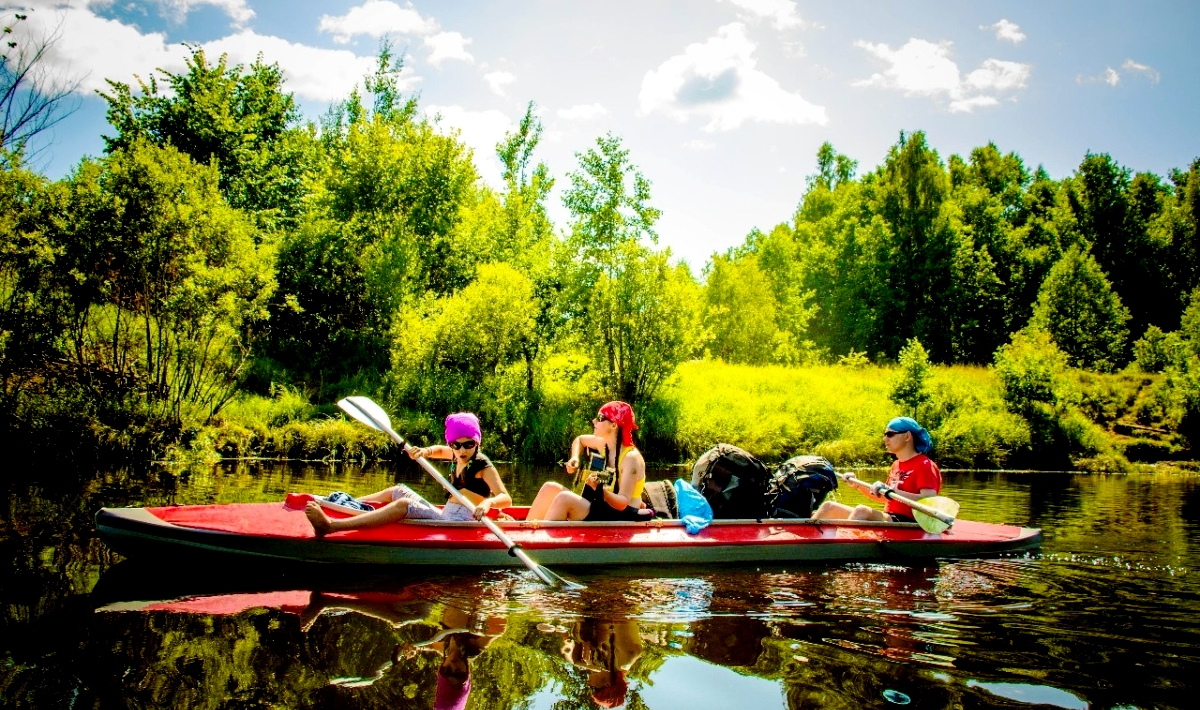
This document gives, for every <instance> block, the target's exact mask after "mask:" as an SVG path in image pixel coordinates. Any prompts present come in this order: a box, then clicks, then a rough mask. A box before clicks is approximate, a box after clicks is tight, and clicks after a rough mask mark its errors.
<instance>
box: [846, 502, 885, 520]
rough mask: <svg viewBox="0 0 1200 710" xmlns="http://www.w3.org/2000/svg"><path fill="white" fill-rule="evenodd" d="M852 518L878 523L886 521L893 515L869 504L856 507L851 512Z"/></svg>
mask: <svg viewBox="0 0 1200 710" xmlns="http://www.w3.org/2000/svg"><path fill="white" fill-rule="evenodd" d="M850 519H851V520H869V521H872V522H876V523H886V522H888V521H890V520H891V519H892V516H890V515H888V514H887V513H885V512H883V511H882V510H875V509H874V508H872V507H870V506H867V505H860V506H856V507H855V508H854V511H853V512H851V513H850Z"/></svg>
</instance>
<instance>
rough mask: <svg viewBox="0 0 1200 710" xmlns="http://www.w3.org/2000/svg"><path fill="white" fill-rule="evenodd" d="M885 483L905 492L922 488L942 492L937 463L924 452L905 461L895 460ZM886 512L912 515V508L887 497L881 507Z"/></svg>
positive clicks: (940, 475)
mask: <svg viewBox="0 0 1200 710" xmlns="http://www.w3.org/2000/svg"><path fill="white" fill-rule="evenodd" d="M887 484H888V486H889V487H891V488H895V489H896V490H898V491H904V492H905V493H918V494H919V493H920V492H921V489H922V488H932V489H933V490H934V493H935V494H937V493H941V492H942V472H941V469H939V468H938V465H937V464H936V463H934V462H933V459H931V458H929V457H928V456H926V455H925V454H917V455H916V456H914V457H912V458H911V459H909V460H907V461H896V462H895V463H893V464H892V470H891V471H889V472H888V479H887ZM883 509H884V510H885V511H886V512H888V513H899V514H900V515H907V516H908V517H910V518H911V517H912V508H911V507H909V506H907V505H905V504H904V503H901V502H900V501H897V500H892V499H891V498H888V499H887V505H885V506H884V508H883Z"/></svg>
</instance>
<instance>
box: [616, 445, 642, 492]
mask: <svg viewBox="0 0 1200 710" xmlns="http://www.w3.org/2000/svg"><path fill="white" fill-rule="evenodd" d="M636 448H637V447H636V446H622V447H621V453H619V454H617V486H620V485H621V484H620V481H621V462H622V461H624V460H625V456H626V455H627V454H628V453H629V452H630V451H633V450H634V449H636ZM645 488H646V477H645V476H642V477H641V478H639V479H638V482H637V485H635V486H634V487H633V495H631V496H629V504H630V505H633V506H634V507H637V504H636V501H638V500H640V499H641V497H642V490H644V489H645ZM613 493H616V494H618V495H620V490H618V488H617V487H614V488H613Z"/></svg>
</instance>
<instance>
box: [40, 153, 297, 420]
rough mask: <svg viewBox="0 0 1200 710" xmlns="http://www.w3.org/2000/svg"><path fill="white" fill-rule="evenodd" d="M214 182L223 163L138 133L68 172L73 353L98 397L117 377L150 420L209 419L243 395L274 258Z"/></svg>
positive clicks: (66, 234)
mask: <svg viewBox="0 0 1200 710" xmlns="http://www.w3.org/2000/svg"><path fill="white" fill-rule="evenodd" d="M218 182H219V176H218V174H217V171H216V168H215V166H207V167H206V166H203V165H197V164H195V163H194V162H192V160H191V159H189V158H188V156H187V155H185V154H183V153H181V152H179V151H178V150H176V149H175V148H172V147H169V146H166V147H160V146H157V145H154V144H152V143H148V142H146V141H141V140H139V141H135V142H134V143H133V144H131V145H130V146H128V147H125V148H118V149H116V150H114V151H113V152H112V153H111V154H110V155H109V156H108V157H107V158H105V159H104V160H103V161H101V162H98V163H96V162H85V163H84V164H83V165H82V166H81V167H80V169H79V170H78V171H77V172H76V173H75V174H74V175H73V176H72V177H71V179H70V184H69V188H70V191H71V196H70V202H69V205H68V214H71V215H72V219H71V221H70V222H68V223H66V224H64V225H63V226H64V227H65V230H64V231H62V232H60V233H59V234H57V235H56V237H55V238H56V239H59V240H61V241H62V243H63V244H64V245H66V254H65V255H64V260H65V261H66V264H67V265H69V268H70V269H71V270H72V273H73V275H74V276H75V279H76V280H77V283H76V285H75V287H74V289H73V319H72V327H71V330H70V332H69V341H68V342H69V348H68V351H67V354H68V357H69V358H70V359H71V360H72V362H73V364H74V365H75V366H76V367H77V368H78V369H79V371H80V372H81V373H82V374H83V375H85V376H86V377H88V378H89V381H90V382H91V384H92V387H93V391H94V392H95V394H96V396H104V395H106V394H107V393H106V391H105V387H106V386H112V384H113V383H117V391H118V393H122V392H123V393H126V394H132V395H134V396H135V397H136V400H135V402H136V406H137V407H139V408H141V409H143V410H144V411H146V412H147V413H148V414H150V415H152V416H155V417H161V418H164V419H168V420H178V419H180V418H181V417H183V416H185V415H195V416H198V417H199V418H200V419H201V420H204V419H207V418H208V417H211V416H212V415H213V414H215V413H216V412H217V411H219V410H220V409H221V407H222V406H223V405H224V404H225V403H226V402H228V401H229V399H230V398H231V397H232V396H233V395H234V394H235V393H236V391H237V386H238V382H239V380H240V378H241V376H242V374H243V372H242V370H243V366H244V365H245V363H246V361H247V357H248V355H249V352H250V348H251V346H252V344H253V340H254V338H255V337H256V336H257V335H258V334H260V333H261V325H262V323H263V321H264V320H265V318H266V304H267V301H268V299H269V298H270V296H271V294H272V292H273V291H274V288H275V279H274V276H273V273H272V270H271V266H272V263H273V254H272V252H271V250H270V248H269V247H267V246H262V247H258V246H256V245H255V241H254V234H255V230H254V228H253V226H252V225H251V224H250V223H249V222H248V221H247V219H246V218H245V217H244V216H243V214H242V213H241V212H240V211H238V210H236V209H233V208H231V207H229V206H228V205H227V204H226V202H225V200H224V199H223V198H222V197H221V194H220V191H219V188H218Z"/></svg>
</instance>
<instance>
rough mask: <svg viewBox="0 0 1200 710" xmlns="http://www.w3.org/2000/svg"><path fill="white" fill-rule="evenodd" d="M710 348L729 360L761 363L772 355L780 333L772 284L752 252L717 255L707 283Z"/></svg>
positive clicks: (708, 273)
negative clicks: (736, 255)
mask: <svg viewBox="0 0 1200 710" xmlns="http://www.w3.org/2000/svg"><path fill="white" fill-rule="evenodd" d="M704 300H705V304H706V306H707V309H706V312H705V315H704V325H705V328H706V329H707V331H708V333H710V334H711V335H710V337H711V340H710V341H709V344H708V348H709V352H710V353H711V354H712V356H713V357H717V358H720V359H722V360H724V361H726V362H736V363H747V364H752V365H762V364H766V363H769V362H771V360H772V359H773V350H774V344H775V341H776V339H777V337H778V332H777V330H776V327H775V319H776V318H777V311H778V308H777V304H776V301H775V295H774V294H773V293H772V292H771V284H770V283H769V282H768V280H767V277H766V275H765V274H764V273H763V272H762V270H761V269H759V268H758V259H757V258H755V257H754V256H753V255H750V256H746V257H743V258H741V259H736V260H735V259H733V258H731V257H730V256H729V255H726V256H714V257H713V259H712V261H711V262H710V264H709V267H708V270H707V278H706V284H705V287H704Z"/></svg>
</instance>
